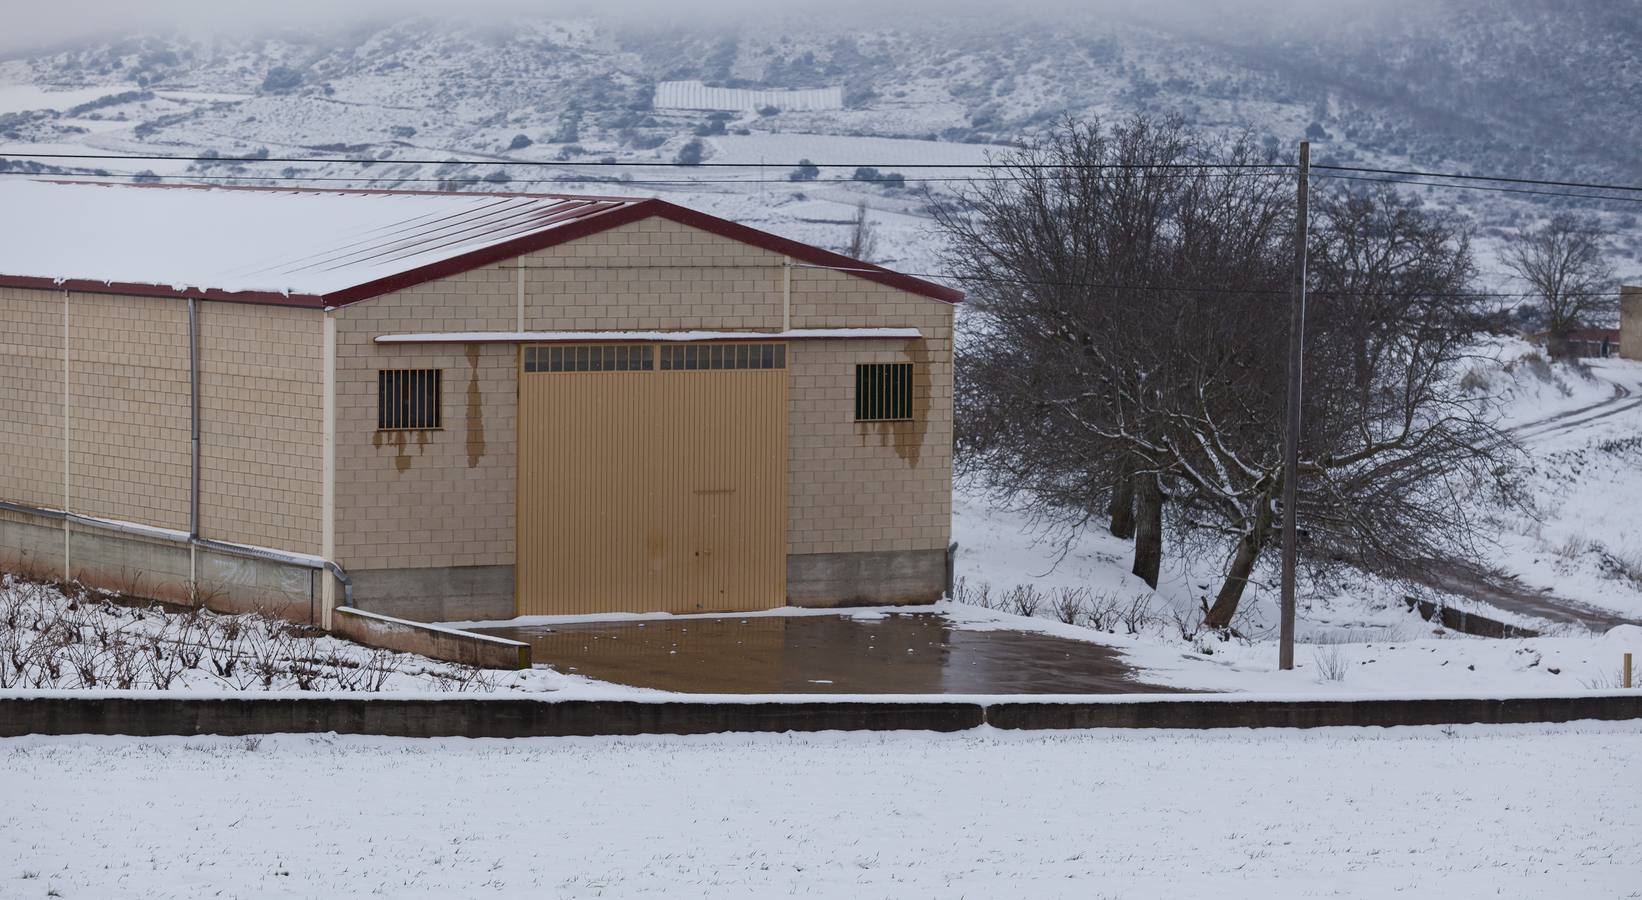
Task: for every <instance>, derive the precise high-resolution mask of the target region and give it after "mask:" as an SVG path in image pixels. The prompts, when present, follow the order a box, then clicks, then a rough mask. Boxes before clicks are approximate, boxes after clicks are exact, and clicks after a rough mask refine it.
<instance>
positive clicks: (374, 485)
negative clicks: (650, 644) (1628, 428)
mask: <svg viewBox="0 0 1642 900" xmlns="http://www.w3.org/2000/svg"><path fill="white" fill-rule="evenodd" d="M518 266H523V267H524V268H523V269H522V270H520V269H519V268H517V267H518ZM783 269H784V267H783V259H782V256H781V255H780V254H777V253H773V252H771V251H768V250H763V249H760V248H757V247H752V246H749V245H746V244H742V243H740V242H738V241H734V240H731V239H729V238H725V237H721V236H719V235H715V234H711V233H709V232H705V231H701V230H698V229H695V228H692V227H689V226H686V225H682V224H679V223H675V222H672V221H668V220H664V219H648V220H644V221H641V222H635V223H632V224H629V225H625V226H621V227H618V228H614V229H611V230H609V231H606V232H602V233H599V234H595V235H591V236H589V237H586V238H583V239H580V240H577V241H573V242H571V243H568V244H563V245H560V246H558V247H553V248H549V249H547V250H544V251H540V252H537V253H532V254H528V255H526V256H523V257H521V258H519V259H518V260H509V261H506V262H503V263H500V264H496V265H491V266H487V267H484V268H482V269H476V270H472V271H469V272H466V273H462V274H460V275H456V276H452V277H449V278H445V279H441V280H439V281H435V282H430V283H428V284H424V285H419V286H417V287H414V288H410V289H407V290H404V291H399V292H396V293H393V294H389V295H385V296H382V297H378V298H375V299H373V300H370V301H367V302H364V303H360V304H357V305H354V306H350V307H348V308H346V309H344V310H341V311H339V312H338V313H336V316H337V410H338V415H337V511H336V516H337V520H336V521H337V544H336V555H337V558H338V561H339V562H341V563H342V565H343V566H344V567H346V568H348V569H349V570H350V571H355V570H362V571H372V570H384V569H399V568H422V569H436V568H461V567H490V566H498V565H512V563H513V561H514V553H515V547H514V540H515V538H514V514H515V509H514V504H515V493H516V489H515V480H514V478H515V474H514V473H515V471H516V447H515V440H516V430H517V415H518V405H517V400H518V398H517V394H516V389H517V375H516V371H517V370H516V367H517V365H518V362H517V359H518V357H517V353H518V349H517V347H515V346H512V345H479V344H474V345H398V346H382V345H377V344H375V343H374V340H373V339H374V338H375V337H376V336H378V335H382V334H397V333H420V332H456V331H513V330H515V329H517V328H518V325H519V313H518V290H519V280H520V279H521V277H522V279H523V282H524V292H525V311H524V328H525V330H529V331H586V330H630V329H655V330H674V329H712V330H762V331H773V330H779V329H780V328H781V326H782V292H783V279H784V271H783ZM791 278H792V310H791V315H792V327H794V328H827V327H833V328H839V327H873V326H897V327H905V326H915V327H917V328H919V329H920V331H921V332H922V333H923V335H924V338H923V340H921V341H917V342H911V341H908V342H885V341H869V340H859V341H841V342H833V341H821V342H793V343H792V344H791V345H790V347H789V355H788V367H789V370H790V371H789V377H790V379H791V381H790V385H791V391H792V403H793V406H792V410H791V413H790V416H789V422H790V424H789V428H790V429H791V430H790V433H789V447H790V449H789V453H790V458H789V473H790V475H789V541H790V543H789V552H790V553H793V554H830V553H860V552H882V553H895V552H919V551H935V550H944V548H945V546H946V542H947V535H948V523H949V521H950V516H951V440H952V438H951V435H952V422H951V384H952V370H951V348H952V316H953V307H952V306H951V305H950V304H946V303H942V302H940V301H936V300H931V299H929V298H926V297H921V296H917V295H913V294H909V293H906V292H904V291H900V290H897V289H895V288H891V287H887V286H883V285H879V284H876V283H874V282H870V281H867V280H865V279H862V278H859V277H856V276H854V275H850V274H848V273H841V272H833V271H825V270H816V269H804V268H796V267H795V268H793V269H792V270H791ZM901 361H911V362H914V363H915V364H917V368H916V370H915V371H916V372H917V377H916V382H915V396H914V405H915V409H917V410H918V412H919V420H918V421H916V422H909V423H870V424H869V423H856V422H855V421H854V377H855V375H854V372H855V370H854V366H855V364H856V363H858V362H901ZM388 368H438V369H442V370H443V372H444V374H443V376H442V379H443V415H444V421H443V423H442V428H440V429H438V430H431V429H430V430H426V431H414V432H378V431H377V430H376V404H377V397H376V373H377V370H379V369H388ZM812 568H813V567H812ZM929 568H930V567H929V566H922V565H920V566H918V567H917V569H918V571H920V572H922V571H925V570H928V569H929ZM934 569H935V570H936V571H938V570H939V566H935V567H934ZM359 586H360V588H361V589H367V590H368V589H369V588H368V586H367V585H365V584H364V582H363V581H361V582H359ZM939 586H940V585H939V581H938V579H937V580H936V582H935V583H934V586H933V590H934V591H935V592H937V593H938V591H939Z"/></svg>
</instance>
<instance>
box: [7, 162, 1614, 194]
mask: <svg viewBox="0 0 1642 900" xmlns="http://www.w3.org/2000/svg"><path fill="white" fill-rule="evenodd" d="M6 157H11V158H18V159H80V160H116V161H130V162H189V163H207V164H212V163H216V164H223V163H234V164H248V163H285V164H291V163H308V164H314V163H341V164H348V165H360V166H378V165H415V166H447V165H460V166H547V167H550V168H552V167H558V168H678V169H703V168H707V169H711V168H725V169H750V168H755V167H757V168H787V167H792V168H797V167H799V166H801V165H811V166H815V167H816V168H822V169H852V168H873V169H885V168H895V169H960V170H973V169H1012V168H1035V169H1061V170H1065V169H1115V170H1120V171H1121V170H1144V171H1158V170H1165V171H1166V170H1211V169H1212V170H1222V171H1277V172H1288V171H1293V170H1294V168H1295V164H1294V163H1283V162H1270V163H1211V162H1193V163H1055V162H1045V163H1037V162H1034V163H1032V164H1030V165H1022V164H1018V163H999V162H976V163H914V162H904V163H883V162H878V163H841V162H824V163H818V162H813V161H808V160H800V161H798V162H795V163H779V162H764V163H746V162H741V163H733V162H711V161H704V162H697V163H683V162H678V161H672V162H668V161H665V160H654V161H643V160H615V159H600V160H522V159H457V158H447V159H424V158H415V157H412V158H398V159H395V158H389V159H370V158H365V157H345V156H338V157H320V156H265V157H251V156H168V155H163V154H120V153H26V152H24V153H18V152H11V153H5V154H0V158H6ZM1311 168H1312V169H1313V170H1314V171H1315V170H1328V171H1333V172H1357V173H1361V174H1365V175H1396V176H1404V177H1415V178H1445V179H1450V180H1454V181H1465V182H1477V181H1492V182H1501V183H1506V184H1528V185H1540V186H1543V187H1565V188H1580V189H1586V190H1602V191H1625V192H1631V193H1642V185H1624V184H1604V183H1601V182H1589V181H1555V180H1546V179H1540V178H1522V177H1517V176H1511V175H1475V174H1463V173H1454V172H1428V171H1422V170H1417V169H1381V168H1373V167H1368V166H1341V165H1323V164H1315V165H1313V166H1312V167H1311ZM1334 177H1340V176H1334ZM1394 183H1395V182H1394ZM1416 183H1419V182H1416ZM1570 196H1587V195H1583V194H1574V195H1570Z"/></svg>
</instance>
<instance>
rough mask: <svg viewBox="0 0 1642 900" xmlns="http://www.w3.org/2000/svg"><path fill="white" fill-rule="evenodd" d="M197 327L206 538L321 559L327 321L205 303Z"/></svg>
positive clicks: (311, 313) (313, 314)
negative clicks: (321, 487) (318, 556)
mask: <svg viewBox="0 0 1642 900" xmlns="http://www.w3.org/2000/svg"><path fill="white" fill-rule="evenodd" d="M199 325H200V373H201V374H200V531H201V532H202V533H203V534H204V535H205V536H206V537H209V538H211V539H212V540H218V541H227V542H229V543H235V544H251V545H254V546H259V547H273V548H275V549H279V550H289V551H292V552H296V553H308V554H318V553H319V552H320V515H321V510H320V505H321V498H320V480H321V478H322V477H323V469H324V447H323V445H322V441H321V431H322V429H323V423H322V421H321V416H322V414H323V408H324V371H323V366H324V359H323V356H324V318H323V314H322V313H320V312H318V311H316V310H311V309H295V308H291V307H283V306H254V305H250V304H244V303H201V304H199ZM184 327H185V332H184V333H185V336H186V321H185V322H184ZM183 352H184V353H185V354H186V352H187V347H186V345H185V346H184V348H183ZM185 360H186V356H185ZM185 374H186V372H185ZM186 387H187V385H186V384H185V385H184V390H185V393H184V397H185V399H186ZM187 421H188V420H187V416H186V413H185V415H184V418H183V427H184V428H185V429H186V427H187ZM183 439H184V445H185V447H186V442H187V434H186V433H185V434H184V435H183ZM185 472H186V468H185ZM184 527H186V526H184Z"/></svg>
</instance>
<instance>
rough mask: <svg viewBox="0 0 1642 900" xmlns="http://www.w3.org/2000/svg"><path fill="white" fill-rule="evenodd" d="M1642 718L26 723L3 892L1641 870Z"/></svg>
mask: <svg viewBox="0 0 1642 900" xmlns="http://www.w3.org/2000/svg"><path fill="white" fill-rule="evenodd" d="M1639 737H1642V725H1637V724H1634V723H1628V724H1612V725H1610V724H1597V723H1575V724H1570V725H1560V726H1532V727H1529V726H1519V727H1455V728H1443V729H1439V728H1397V729H1374V730H1362V729H1326V730H1318V731H1290V730H1265V731H1246V730H1240V731H1227V732H1206V733H1181V732H1139V731H1135V732H1118V731H1087V732H1045V733H1011V732H1002V731H993V730H983V731H979V732H973V733H968V734H963V735H935V734H929V733H916V732H915V733H899V734H841V733H825V734H814V735H720V736H704V737H654V738H573V739H523V740H443V739H441V740H405V739H391V738H354V737H349V738H339V737H335V736H316V737H307V736H269V737H263V738H211V737H195V738H167V739H130V738H84V737H73V738H40V737H35V738H14V739H7V740H3V741H0V796H4V797H5V798H7V801H6V802H5V803H4V804H0V895H3V896H5V897H18V898H27V897H47V896H61V897H67V898H76V897H81V898H100V900H114V898H124V897H142V898H155V900H158V898H168V897H176V898H183V897H187V898H193V897H223V898H234V897H259V898H281V897H289V898H296V897H316V898H317V897H324V898H331V897H354V896H385V897H399V898H416V897H427V898H447V897H607V898H614V897H637V896H647V897H701V896H710V897H774V896H800V897H838V898H851V900H854V898H877V897H894V898H915V897H941V898H960V897H979V898H990V897H1034V898H1037V897H1066V898H1078V900H1088V898H1098V897H1162V896H1174V897H1205V896H1214V897H1221V898H1227V900H1233V898H1243V897H1248V898H1261V900H1265V898H1270V897H1301V896H1309V897H1325V896H1326V897H1376V898H1378V897H1390V896H1408V897H1444V898H1466V897H1492V898H1501V897H1506V898H1509V897H1580V898H1607V897H1634V896H1636V895H1637V894H1636V891H1637V890H1638V884H1639V883H1642V843H1638V841H1637V840H1636V837H1637V835H1638V833H1639V832H1642V805H1638V804H1637V803H1636V802H1635V787H1636V784H1637V781H1636V777H1637V776H1636V765H1635V763H1634V761H1633V760H1632V759H1630V757H1632V756H1633V755H1634V754H1633V751H1634V749H1635V747H1636V746H1637V744H1638V738H1639Z"/></svg>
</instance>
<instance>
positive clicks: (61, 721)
mask: <svg viewBox="0 0 1642 900" xmlns="http://www.w3.org/2000/svg"><path fill="white" fill-rule="evenodd" d="M1584 719H1602V720H1620V719H1642V692H1630V693H1623V694H1620V693H1606V694H1591V695H1583V696H1571V697H1538V698H1515V699H1487V698H1420V699H1385V700H1259V699H1254V700H1225V699H1204V700H1162V701H1160V700H1129V699H1127V698H1125V699H1122V700H1113V701H1107V702H1098V703H1038V702H1024V703H1017V702H1001V703H976V702H966V701H961V700H954V701H943V700H930V701H927V702H926V701H909V702H896V701H865V702H849V701H825V700H820V701H799V702H794V703H761V702H749V703H740V702H733V701H730V702H727V701H721V700H702V701H683V702H662V701H639V700H538V699H517V698H510V697H496V698H474V697H466V698H464V697H453V698H451V699H446V700H428V699H396V698H393V697H391V696H382V697H377V698H374V699H373V698H369V697H359V696H357V695H352V696H337V697H320V696H314V695H304V696H281V695H277V694H264V695H247V696H244V697H233V698H226V699H222V698H212V699H199V698H190V697H186V696H177V695H175V694H161V693H154V694H152V695H121V696H116V697H102V698H98V697H76V696H66V695H63V694H50V695H44V696H10V697H7V696H0V737H14V736H17V735H24V734H125V735H167V734H176V735H192V734H222V735H239V734H279V733H315V732H336V733H338V734H376V735H388V736H397V737H558V736H568V735H628V734H708V733H714V732H726V731H831V730H843V731H862V730H871V731H893V730H919V731H963V730H966V729H970V728H976V727H979V726H980V725H982V724H987V725H991V726H993V727H996V728H1009V729H1048V728H1194V729H1195V728H1317V727H1324V726H1346V725H1352V726H1363V725H1371V726H1392V725H1446V724H1455V725H1459V724H1516V723H1527V722H1571V721H1578V720H1584Z"/></svg>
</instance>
